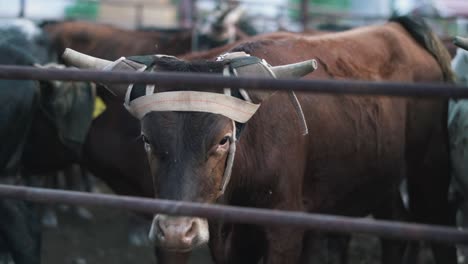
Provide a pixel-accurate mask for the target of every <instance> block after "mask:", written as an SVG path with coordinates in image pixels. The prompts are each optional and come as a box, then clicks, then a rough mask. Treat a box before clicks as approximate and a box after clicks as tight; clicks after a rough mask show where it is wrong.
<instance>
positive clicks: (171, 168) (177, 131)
mask: <svg viewBox="0 0 468 264" xmlns="http://www.w3.org/2000/svg"><path fill="white" fill-rule="evenodd" d="M64 59H65V60H66V61H68V62H69V63H70V64H73V65H75V66H78V67H84V68H97V69H110V66H111V65H114V66H116V63H115V62H109V61H104V60H100V59H97V58H92V57H89V56H86V55H83V54H78V53H75V52H71V51H66V54H64ZM119 65H120V66H122V67H120V66H117V68H119V67H120V69H127V70H141V69H143V68H144V66H142V65H141V64H138V63H135V62H131V61H121V63H119ZM151 67H152V69H153V70H156V71H186V72H218V73H222V72H225V70H226V61H215V62H200V63H196V62H193V63H191V62H186V61H182V60H179V59H177V58H175V57H169V56H155V58H154V62H153V64H152V66H151ZM315 67H316V65H315V61H313V60H312V61H307V62H303V63H298V64H292V65H286V66H277V67H271V66H269V65H267V64H266V63H265V64H263V66H262V69H263V71H264V72H261V73H260V74H264V75H267V74H271V75H273V76H277V77H283V78H285V77H300V76H303V75H306V74H308V73H310V72H312V71H313V70H314V69H315ZM242 75H243V74H242ZM271 75H268V76H271ZM130 87H132V86H129V87H127V86H122V85H110V86H108V88H109V89H111V90H112V91H113V92H114V93H115V94H117V95H119V96H121V97H122V98H124V97H125V101H126V106H127V108H128V109H129V110H130V112H131V113H132V114H133V115H134V116H136V117H137V118H139V119H140V120H141V130H142V139H143V141H144V143H145V144H144V145H145V150H146V153H147V158H148V161H149V164H150V168H151V173H152V177H153V181H154V190H155V194H156V197H158V198H162V199H171V200H179V201H193V202H200V203H214V202H216V200H217V199H218V197H219V196H220V195H221V194H222V193H223V191H224V187H225V184H226V183H227V180H226V177H229V175H227V172H228V171H230V166H232V159H233V157H234V151H233V150H235V142H236V132H237V130H236V123H235V122H234V121H236V122H240V123H245V122H247V121H248V119H249V118H250V117H251V116H252V115H253V114H254V113H255V110H256V109H257V107H258V106H257V105H256V104H255V103H261V101H262V100H266V98H267V97H268V96H269V95H270V94H269V93H268V92H259V93H250V95H251V98H252V99H253V103H250V102H246V101H244V100H241V99H237V98H234V97H232V96H228V95H225V94H222V93H217V92H216V91H204V92H187V91H171V90H170V89H165V88H163V87H157V85H156V86H151V85H148V86H146V87H145V86H143V87H140V88H137V87H132V88H130ZM200 102H201V104H200ZM187 105H189V106H187ZM194 109H196V110H194ZM225 109H230V110H229V111H226V110H225ZM232 109H235V110H236V111H234V112H233V111H232ZM238 111H240V112H243V114H242V115H240V114H239V113H238ZM245 113H247V114H245ZM150 238H151V239H153V240H154V241H155V242H156V243H157V244H159V245H160V246H162V247H164V248H166V249H169V250H175V251H189V250H191V249H193V248H194V247H197V246H199V245H202V244H204V243H206V242H207V241H208V238H209V233H208V224H207V221H206V219H201V218H194V217H174V216H167V215H161V214H159V215H156V216H155V217H154V220H153V224H152V227H151V231H150Z"/></svg>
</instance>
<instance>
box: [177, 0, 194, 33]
mask: <svg viewBox="0 0 468 264" xmlns="http://www.w3.org/2000/svg"><path fill="white" fill-rule="evenodd" d="M194 13H195V0H180V2H179V25H180V27H182V28H192V27H193V19H194Z"/></svg>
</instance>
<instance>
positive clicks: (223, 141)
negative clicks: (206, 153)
mask: <svg viewBox="0 0 468 264" xmlns="http://www.w3.org/2000/svg"><path fill="white" fill-rule="evenodd" d="M230 138H231V137H230V136H225V137H223V139H221V141H219V145H220V146H223V145H224V144H226V143H227V142H228V141H229V139H230Z"/></svg>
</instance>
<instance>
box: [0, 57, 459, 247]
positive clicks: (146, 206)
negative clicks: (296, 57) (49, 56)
mask: <svg viewBox="0 0 468 264" xmlns="http://www.w3.org/2000/svg"><path fill="white" fill-rule="evenodd" d="M0 79H13V80H18V79H27V80H73V81H95V82H102V83H157V84H158V85H163V86H166V87H173V88H179V89H189V90H197V89H201V87H203V88H217V89H223V88H225V87H231V88H244V89H267V90H283V91H286V90H296V91H304V92H316V93H331V94H354V95H387V96H405V97H407V96H411V97H419V98H448V97H453V98H468V88H467V87H462V86H455V85H448V84H431V83H427V84H409V83H391V82H378V83H375V82H364V81H330V80H289V79H288V80H287V79H282V80H275V79H267V78H245V77H236V78H234V77H224V76H218V75H214V74H198V73H197V74H188V73H161V72H159V73H140V72H103V71H91V70H76V69H61V70H58V69H39V68H34V67H23V66H7V65H0ZM0 197H1V198H10V199H22V200H28V201H32V202H41V203H66V204H72V205H84V206H106V207H112V208H119V209H126V210H132V211H139V212H145V213H152V214H155V213H164V214H170V215H186V216H198V217H204V218H208V219H217V220H222V221H227V222H240V223H248V224H257V225H287V226H289V227H297V228H305V229H314V230H319V231H325V232H335V233H361V234H370V235H377V236H381V237H387V238H394V239H404V240H427V241H435V242H443V243H455V244H468V231H463V230H458V229H456V228H452V227H443V226H432V225H424V224H411V223H403V222H396V221H382V220H373V219H369V218H352V217H343V216H332V215H321V214H311V213H304V212H291V211H279V210H269V209H260V208H246V207H235V206H225V205H209V204H199V203H191V202H181V201H169V200H160V199H149V198H137V197H129V196H118V195H105V194H92V193H81V192H75V191H62V190H50V189H44V188H33V187H20V186H10V185H0Z"/></svg>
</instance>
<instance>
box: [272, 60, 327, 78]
mask: <svg viewBox="0 0 468 264" xmlns="http://www.w3.org/2000/svg"><path fill="white" fill-rule="evenodd" d="M317 67H318V64H317V61H316V60H314V59H312V60H306V61H301V62H298V63H293V64H287V65H281V66H275V67H271V71H272V72H273V73H274V74H275V76H276V77H277V78H301V77H302V76H304V75H307V74H309V73H311V72H313V71H315V70H316V69H317Z"/></svg>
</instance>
